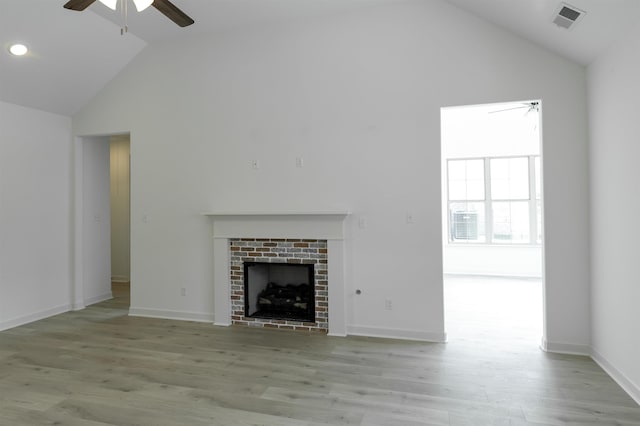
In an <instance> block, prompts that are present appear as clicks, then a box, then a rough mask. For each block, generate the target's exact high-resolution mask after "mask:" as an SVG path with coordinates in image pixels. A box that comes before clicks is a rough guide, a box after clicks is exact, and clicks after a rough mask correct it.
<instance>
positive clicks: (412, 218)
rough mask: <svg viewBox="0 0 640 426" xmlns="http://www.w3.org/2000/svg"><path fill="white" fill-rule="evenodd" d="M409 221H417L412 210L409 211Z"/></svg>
mask: <svg viewBox="0 0 640 426" xmlns="http://www.w3.org/2000/svg"><path fill="white" fill-rule="evenodd" d="M407 223H415V215H414V214H413V212H411V211H408V212H407Z"/></svg>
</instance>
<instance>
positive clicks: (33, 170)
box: [0, 102, 72, 330]
mask: <svg viewBox="0 0 640 426" xmlns="http://www.w3.org/2000/svg"><path fill="white" fill-rule="evenodd" d="M70 170H71V119H70V118H69V117H63V116H60V115H55V114H51V113H46V112H42V111H37V110H34V109H30V108H25V107H21V106H17V105H13V104H9V103H4V102H0V330H3V329H6V328H10V327H14V326H17V325H20V324H24V323H27V322H30V321H33V320H36V319H40V318H44V317H47V316H49V315H53V314H56V313H60V312H64V311H67V310H68V309H69V308H70V300H71V290H72V289H71V285H72V283H71V241H70V235H71V219H70V218H71V199H70V193H71V176H70Z"/></svg>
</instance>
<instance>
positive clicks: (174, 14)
mask: <svg viewBox="0 0 640 426" xmlns="http://www.w3.org/2000/svg"><path fill="white" fill-rule="evenodd" d="M152 5H153V7H155V8H156V9H158V10H159V11H160V12H162V14H164V16H166V17H167V18H169V19H171V20H172V21H173V22H175V23H176V24H178V25H179V26H181V27H187V26H189V25H191V24H193V23H194V22H195V21H194V20H193V19H191V18H190V17H189V16H188V15H187V14H186V13H184V12H183V11H181V10H180V9H178V8H177V7H176V6H175V5H174V4H173V3H171V2H170V1H169V0H154V2H153V3H152Z"/></svg>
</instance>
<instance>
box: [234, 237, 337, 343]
mask: <svg viewBox="0 0 640 426" xmlns="http://www.w3.org/2000/svg"><path fill="white" fill-rule="evenodd" d="M327 252H328V250H327V241H326V240H317V239H300V238H230V239H229V259H230V261H229V279H230V284H231V323H232V324H235V325H244V326H251V327H265V328H280V329H289V330H302V331H319V332H324V333H326V332H327V329H328V307H329V297H328V294H329V293H328V285H327V283H328V280H327V275H328V274H327V272H328V270H327V264H328V260H327V258H328V253H327ZM261 264H276V265H277V264H283V265H288V266H293V265H309V266H311V267H312V270H313V274H312V275H313V276H312V282H311V283H309V284H310V285H311V286H312V288H313V293H314V294H313V296H314V297H313V298H312V299H313V304H314V306H313V309H311V312H313V314H314V315H313V316H314V318H313V320H310V319H308V320H306V321H304V320H296V319H294V318H286V317H277V318H268V317H261V316H260V315H259V314H258V315H256V316H248V315H247V312H246V307H247V305H248V303H249V302H255V301H254V300H251V301H249V300H248V295H247V294H246V284H247V281H246V280H247V278H248V277H247V276H246V275H245V272H246V270H247V265H251V266H256V265H261ZM272 284H273V285H274V286H280V288H281V289H282V290H285V289H286V287H285V286H287V285H291V284H288V282H285V281H282V282H274V283H272ZM254 298H255V295H254Z"/></svg>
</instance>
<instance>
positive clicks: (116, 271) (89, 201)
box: [73, 134, 130, 309]
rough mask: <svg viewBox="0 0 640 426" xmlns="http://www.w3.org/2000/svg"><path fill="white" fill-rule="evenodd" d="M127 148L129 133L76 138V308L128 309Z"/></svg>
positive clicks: (128, 217)
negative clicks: (109, 305) (101, 305)
mask: <svg viewBox="0 0 640 426" xmlns="http://www.w3.org/2000/svg"><path fill="white" fill-rule="evenodd" d="M129 146H130V144H129V135H128V134H126V135H115V136H91V137H78V138H76V141H75V145H74V148H75V154H74V157H75V208H74V216H75V228H74V229H75V239H74V245H75V249H74V286H73V293H74V294H73V300H74V309H82V308H84V307H86V306H88V305H92V304H95V303H99V302H104V301H106V300H111V301H112V302H111V303H112V304H113V303H114V299H113V298H114V296H115V297H116V298H117V300H116V302H117V303H118V305H122V306H121V307H123V308H125V306H124V305H125V304H126V308H128V307H129V300H130V278H129V277H130V266H129V265H130V260H129V259H130V213H129V211H130V179H129V176H130V162H129Z"/></svg>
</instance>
